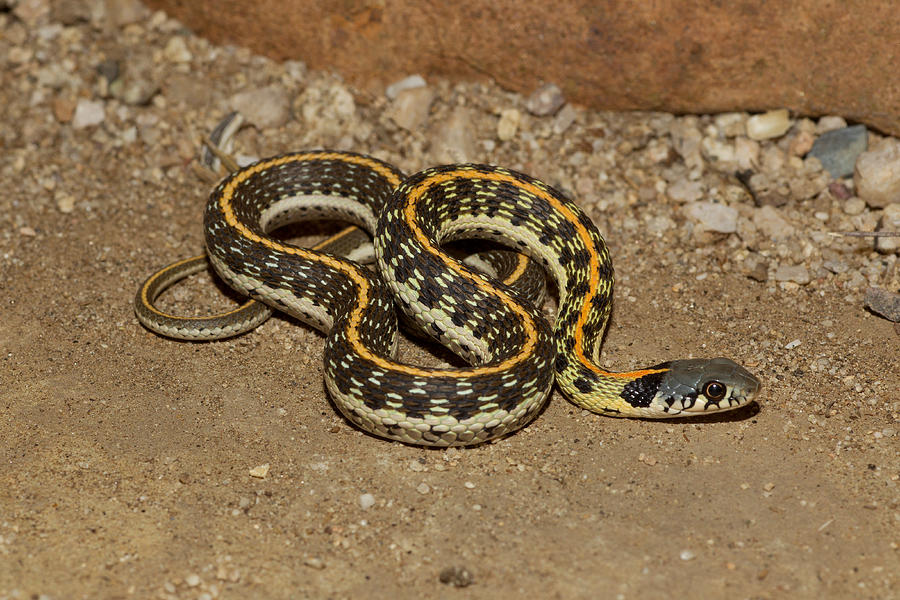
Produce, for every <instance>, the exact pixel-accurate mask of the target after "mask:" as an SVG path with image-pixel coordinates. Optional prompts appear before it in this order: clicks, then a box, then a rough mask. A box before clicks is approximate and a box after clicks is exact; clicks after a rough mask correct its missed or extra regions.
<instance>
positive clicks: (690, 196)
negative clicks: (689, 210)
mask: <svg viewBox="0 0 900 600" xmlns="http://www.w3.org/2000/svg"><path fill="white" fill-rule="evenodd" d="M703 192H704V189H703V183H702V182H700V181H689V180H687V179H679V180H678V181H675V182H673V183H672V185H670V186H669V187H667V188H666V195H668V196H669V198H671V199H672V200H674V201H675V202H696V201H697V200H700V198H702V197H703Z"/></svg>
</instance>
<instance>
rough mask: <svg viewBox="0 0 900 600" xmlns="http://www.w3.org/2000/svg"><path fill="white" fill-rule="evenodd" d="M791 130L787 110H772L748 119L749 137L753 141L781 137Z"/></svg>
mask: <svg viewBox="0 0 900 600" xmlns="http://www.w3.org/2000/svg"><path fill="white" fill-rule="evenodd" d="M790 128H791V119H790V117H789V116H788V111H787V109H786V108H780V109H778V110H770V111H769V112H766V113H763V114H761V115H753V116H752V117H750V118H749V119H747V137H749V138H750V139H751V140H768V139H772V138H777V137H781V136H782V135H784V134H785V133H786V132H787V130H788V129H790Z"/></svg>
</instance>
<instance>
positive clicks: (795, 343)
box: [784, 340, 803, 350]
mask: <svg viewBox="0 0 900 600" xmlns="http://www.w3.org/2000/svg"><path fill="white" fill-rule="evenodd" d="M802 343H803V342H801V341H800V340H794V341H792V342H788V343H787V344H785V345H784V348H785V350H793V349H794V348H796V347H797V346H799V345H800V344H802Z"/></svg>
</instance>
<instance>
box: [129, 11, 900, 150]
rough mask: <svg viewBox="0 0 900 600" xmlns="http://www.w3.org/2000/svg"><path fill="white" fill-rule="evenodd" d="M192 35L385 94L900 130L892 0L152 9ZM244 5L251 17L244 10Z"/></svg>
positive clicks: (897, 35)
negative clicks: (779, 114)
mask: <svg viewBox="0 0 900 600" xmlns="http://www.w3.org/2000/svg"><path fill="white" fill-rule="evenodd" d="M147 4H149V5H150V6H152V7H154V8H158V9H163V10H165V11H166V12H168V13H169V14H170V15H172V16H174V17H176V18H178V19H180V20H181V21H183V22H184V23H185V24H186V25H188V26H189V27H191V28H193V29H194V30H196V31H197V32H198V33H200V34H202V35H205V36H207V37H209V38H210V39H212V40H214V41H217V42H230V43H235V44H240V45H244V46H247V47H249V48H251V49H253V50H254V51H256V52H259V53H262V54H266V55H268V56H271V57H273V58H278V59H287V58H291V59H298V60H302V61H304V62H305V63H306V64H307V65H309V66H310V67H313V68H316V69H333V70H336V71H338V72H340V73H342V74H343V75H344V76H345V77H346V78H347V79H348V80H349V81H351V82H352V83H354V84H355V85H357V86H360V87H363V88H369V89H380V88H381V86H383V85H384V84H385V83H387V82H391V81H394V80H396V79H399V78H400V77H403V76H406V75H409V74H411V73H421V74H422V75H424V76H426V77H429V76H435V75H441V76H449V77H469V78H471V77H473V76H488V77H491V78H493V79H495V80H496V81H497V82H499V83H500V84H501V85H503V86H505V87H508V88H510V89H514V90H518V91H520V92H524V93H529V92H531V91H533V90H534V89H536V88H537V87H538V86H539V85H540V84H541V83H542V82H548V81H549V82H554V83H556V84H558V85H559V86H560V88H562V90H563V92H564V94H565V95H566V97H567V98H568V99H570V100H573V101H575V102H579V103H582V104H585V105H588V106H592V107H595V108H603V109H617V110H622V109H651V110H665V111H670V112H691V113H707V112H720V111H731V110H749V111H755V110H762V109H768V108H777V107H787V108H790V109H791V110H792V111H795V112H797V113H802V114H805V115H812V116H815V115H821V114H840V115H843V116H845V117H847V118H848V119H849V120H853V121H861V122H865V123H867V124H869V125H871V126H874V127H875V128H878V129H881V130H882V131H885V132H888V133H892V134H895V135H900V83H898V82H900V79H898V78H897V77H896V70H897V65H896V58H897V43H898V42H897V40H898V39H900V18H898V17H897V14H898V13H897V8H896V7H895V6H894V5H893V4H892V3H890V2H882V1H880V0H861V1H860V2H855V3H852V4H846V3H841V2H834V3H831V2H829V3H823V2H818V1H817V0H799V1H797V2H793V3H782V2H776V3H772V2H762V1H761V0H748V1H745V2H739V3H731V2H723V3H710V2H705V1H703V0H677V1H675V2H628V1H624V0H618V1H616V0H610V1H607V2H599V1H597V0H594V1H591V0H572V1H570V2H563V3H553V4H551V3H547V2H545V1H543V0H490V1H488V0H473V1H471V2H467V3H458V2H438V3H422V2H417V1H415V0H368V1H363V0H357V1H354V0H347V1H345V2H334V3H332V2H317V1H312V0H250V1H249V2H248V0H242V1H240V2H239V1H238V0H193V1H191V2H183V1H181V0H147ZM248 4H249V5H251V6H252V7H253V8H252V10H251V9H249V8H248Z"/></svg>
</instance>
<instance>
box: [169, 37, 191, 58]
mask: <svg viewBox="0 0 900 600" xmlns="http://www.w3.org/2000/svg"><path fill="white" fill-rule="evenodd" d="M163 56H165V57H166V60H168V61H169V62H173V63H187V62H191V60H192V59H193V58H194V55H193V54H191V51H190V50H188V47H187V43H186V42H185V41H184V37H182V36H180V35H176V36H175V37H173V38H171V39H170V40H169V41H168V42H167V43H166V46H165V48H163Z"/></svg>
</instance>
